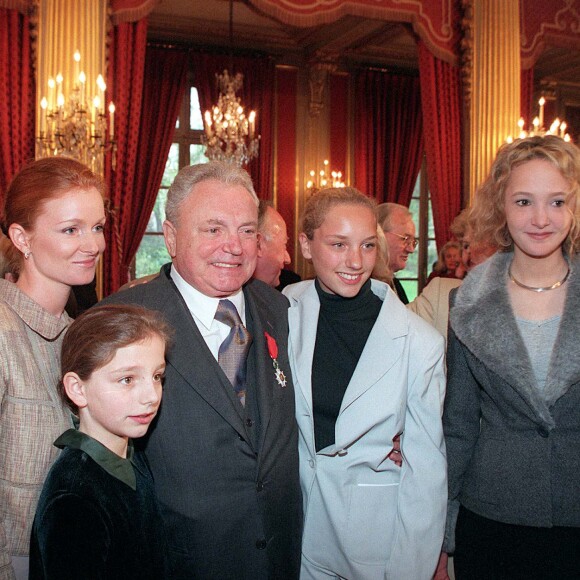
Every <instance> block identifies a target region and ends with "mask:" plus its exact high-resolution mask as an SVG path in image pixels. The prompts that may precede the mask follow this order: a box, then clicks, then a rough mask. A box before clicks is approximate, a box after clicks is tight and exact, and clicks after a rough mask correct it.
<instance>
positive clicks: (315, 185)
mask: <svg viewBox="0 0 580 580" xmlns="http://www.w3.org/2000/svg"><path fill="white" fill-rule="evenodd" d="M328 165H329V162H328V159H325V160H324V162H323V167H322V169H321V170H320V171H318V172H317V171H315V170H314V169H311V170H310V179H309V180H308V181H307V182H306V189H307V190H308V191H309V192H310V193H316V192H317V191H319V190H321V189H324V188H325V187H345V186H346V184H345V183H344V181H342V172H341V171H331V172H330V174H329V173H328Z"/></svg>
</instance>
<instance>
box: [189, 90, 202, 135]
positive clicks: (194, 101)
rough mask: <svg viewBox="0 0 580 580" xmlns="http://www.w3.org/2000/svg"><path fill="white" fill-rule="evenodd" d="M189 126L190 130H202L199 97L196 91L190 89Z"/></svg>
mask: <svg viewBox="0 0 580 580" xmlns="http://www.w3.org/2000/svg"><path fill="white" fill-rule="evenodd" d="M189 109H190V110H189V126H190V128H191V129H199V130H202V129H203V118H202V116H201V108H200V106H199V96H198V94H197V89H196V88H195V87H191V89H190V93H189Z"/></svg>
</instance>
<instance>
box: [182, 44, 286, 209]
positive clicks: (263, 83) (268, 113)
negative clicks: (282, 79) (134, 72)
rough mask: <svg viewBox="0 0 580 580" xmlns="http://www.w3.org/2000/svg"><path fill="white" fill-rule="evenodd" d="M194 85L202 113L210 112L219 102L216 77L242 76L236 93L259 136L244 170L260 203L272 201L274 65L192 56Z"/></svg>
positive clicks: (253, 60) (246, 59)
mask: <svg viewBox="0 0 580 580" xmlns="http://www.w3.org/2000/svg"><path fill="white" fill-rule="evenodd" d="M192 59H193V72H194V85H195V87H196V88H197V90H198V94H199V103H200V106H201V110H202V111H205V110H206V109H209V108H211V106H212V105H213V104H215V103H216V102H217V99H218V87H217V83H216V77H215V75H216V73H222V72H223V71H224V69H228V72H229V73H230V74H232V70H231V69H232V68H233V71H234V73H238V72H241V73H243V75H244V84H243V86H242V90H241V91H240V92H239V93H238V97H240V98H241V101H242V105H243V106H244V110H245V112H246V115H247V114H249V111H251V110H254V111H256V132H257V134H258V135H260V136H261V137H260V152H259V154H258V157H257V159H254V160H252V161H251V162H250V163H249V164H248V166H247V168H246V169H247V170H248V172H249V173H250V175H251V176H252V180H253V182H254V188H255V189H256V193H257V194H258V197H259V198H260V199H271V198H272V151H273V148H274V147H273V128H274V127H273V123H272V120H273V117H274V98H275V90H274V82H275V81H274V79H275V76H276V73H275V66H274V62H273V60H272V59H271V58H269V57H265V56H255V57H247V56H233V57H232V56H228V55H223V54H222V55H219V54H206V53H193V55H192Z"/></svg>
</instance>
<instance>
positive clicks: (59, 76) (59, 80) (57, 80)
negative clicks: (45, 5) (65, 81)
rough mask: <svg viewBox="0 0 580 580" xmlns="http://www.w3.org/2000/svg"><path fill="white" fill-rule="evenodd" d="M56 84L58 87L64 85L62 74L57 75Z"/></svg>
mask: <svg viewBox="0 0 580 580" xmlns="http://www.w3.org/2000/svg"><path fill="white" fill-rule="evenodd" d="M56 84H57V85H62V74H61V73H58V74H57V75H56Z"/></svg>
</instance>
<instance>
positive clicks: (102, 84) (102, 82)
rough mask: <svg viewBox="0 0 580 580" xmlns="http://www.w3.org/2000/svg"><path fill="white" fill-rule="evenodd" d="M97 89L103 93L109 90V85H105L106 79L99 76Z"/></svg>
mask: <svg viewBox="0 0 580 580" xmlns="http://www.w3.org/2000/svg"><path fill="white" fill-rule="evenodd" d="M97 87H99V89H100V90H101V91H103V92H105V91H106V90H107V85H106V84H105V79H103V75H99V76H98V77H97Z"/></svg>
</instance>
